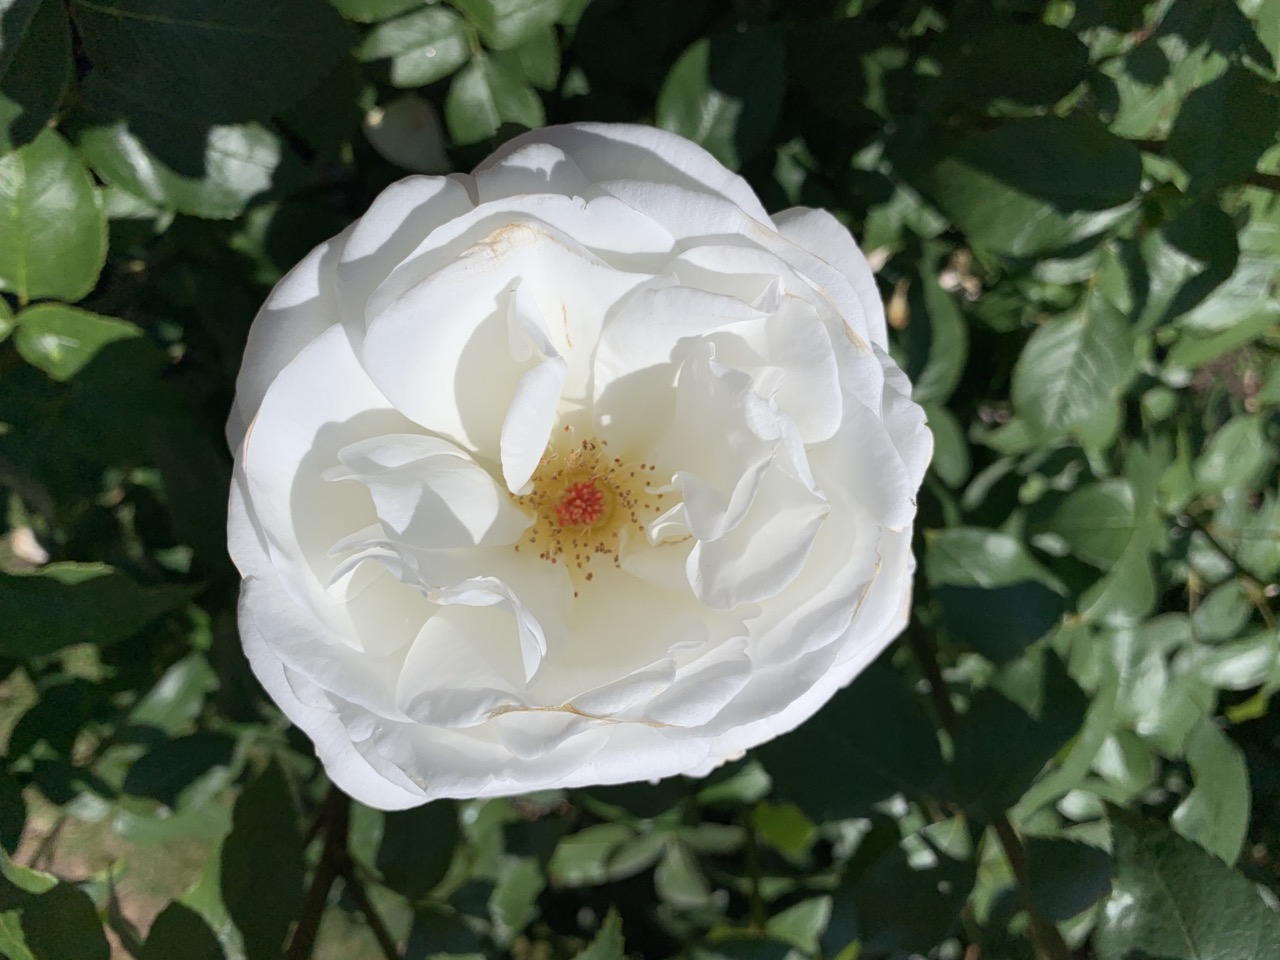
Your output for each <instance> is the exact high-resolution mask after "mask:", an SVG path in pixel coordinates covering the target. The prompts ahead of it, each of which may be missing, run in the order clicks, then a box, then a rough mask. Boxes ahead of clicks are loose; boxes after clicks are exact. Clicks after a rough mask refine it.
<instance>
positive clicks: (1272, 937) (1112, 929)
mask: <svg viewBox="0 0 1280 960" xmlns="http://www.w3.org/2000/svg"><path fill="white" fill-rule="evenodd" d="M1110 819H1111V832H1112V837H1113V843H1114V854H1115V862H1116V875H1115V881H1114V883H1113V886H1112V893H1111V898H1110V899H1109V900H1108V901H1107V904H1106V906H1105V908H1104V909H1103V910H1102V913H1101V914H1100V918H1099V921H1098V928H1097V932H1096V934H1095V935H1094V949H1095V950H1096V951H1097V955H1098V958H1099V960H1133V958H1134V957H1136V956H1151V957H1160V958H1161V960H1206V958H1211V957H1212V958H1217V957H1223V958H1227V957H1232V958H1234V957H1242V958H1243V957H1272V956H1280V916H1278V915H1277V914H1276V913H1275V912H1274V911H1272V910H1271V909H1270V908H1269V907H1267V905H1266V904H1265V903H1264V902H1263V901H1262V898H1261V897H1260V896H1259V895H1258V891H1257V888H1256V887H1255V886H1254V885H1253V883H1252V882H1251V881H1250V880H1248V879H1247V878H1245V877H1244V876H1243V875H1241V874H1239V873H1237V872H1236V871H1234V870H1232V869H1231V868H1230V867H1228V866H1227V865H1226V864H1224V863H1223V862H1222V861H1221V860H1219V859H1218V858H1216V857H1214V856H1213V855H1212V854H1210V853H1207V852H1206V851H1205V850H1203V849H1202V848H1200V847H1198V846H1196V845H1195V844H1194V843H1192V842H1191V841H1189V840H1184V839H1182V838H1181V837H1179V836H1177V835H1176V834H1174V833H1172V832H1170V831H1169V830H1168V829H1167V828H1166V827H1165V826H1164V825H1163V824H1159V823H1156V822H1154V821H1151V820H1147V819H1145V818H1144V817H1142V816H1141V815H1139V814H1135V813H1131V812H1129V811H1125V810H1119V809H1114V808H1113V809H1112V810H1111V811H1110Z"/></svg>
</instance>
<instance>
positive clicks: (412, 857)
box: [378, 800, 458, 901]
mask: <svg viewBox="0 0 1280 960" xmlns="http://www.w3.org/2000/svg"><path fill="white" fill-rule="evenodd" d="M457 843H458V807H457V804H455V803H454V802H453V801H452V800H436V801H433V802H432V803H428V804H425V805H424V806H421V807H417V808H415V809H413V810H397V811H392V812H390V813H388V814H387V815H386V816H385V818H384V819H383V828H382V843H381V845H380V846H379V847H378V869H379V870H380V871H381V872H382V878H383V880H384V881H385V882H386V884H387V886H389V887H390V888H391V889H392V890H394V891H396V892H397V893H399V894H403V895H404V896H406V897H408V898H409V899H410V900H414V901H416V900H421V899H423V898H424V897H426V895H427V894H429V893H430V892H431V891H432V890H434V889H435V888H436V886H437V885H439V883H440V881H441V880H443V879H444V876H445V874H446V873H448V871H449V864H450V863H452V862H453V848H454V847H455V846H457Z"/></svg>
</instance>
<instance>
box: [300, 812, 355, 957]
mask: <svg viewBox="0 0 1280 960" xmlns="http://www.w3.org/2000/svg"><path fill="white" fill-rule="evenodd" d="M350 816H351V800H350V798H349V797H347V795H346V794H345V793H343V792H342V791H341V790H339V789H338V788H337V787H330V788H329V793H328V795H327V796H325V798H324V802H323V803H322V804H321V806H320V812H319V814H317V816H316V829H317V830H318V831H319V832H321V833H323V834H324V846H323V847H322V848H321V850H320V862H319V863H317V864H316V872H315V873H314V874H313V875H312V877H311V886H310V887H308V888H307V893H306V896H304V897H303V899H302V910H301V911H300V912H299V914H298V923H297V925H296V926H295V927H294V928H293V936H292V937H290V938H289V948H288V949H287V950H286V951H285V954H284V960H310V958H311V954H312V952H313V951H314V950H315V947H316V937H317V935H318V934H319V933H320V921H321V919H322V918H323V917H324V908H325V905H326V904H327V903H328V902H329V891H330V889H332V887H333V882H334V881H335V880H337V879H338V876H339V874H340V873H341V867H342V862H343V861H344V860H346V859H347V856H348V855H347V826H348V824H349V822H350Z"/></svg>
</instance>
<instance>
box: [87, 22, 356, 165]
mask: <svg viewBox="0 0 1280 960" xmlns="http://www.w3.org/2000/svg"><path fill="white" fill-rule="evenodd" d="M73 10H74V14H75V19H76V24H77V26H78V27H79V29H80V34H81V36H82V37H83V39H84V46H85V51H86V53H87V54H88V58H89V62H90V63H91V64H92V70H91V71H90V74H89V77H88V79H87V80H86V84H85V94H86V96H87V97H88V99H89V101H90V103H91V104H92V105H94V106H95V107H97V108H98V109H100V110H103V111H105V112H106V113H107V114H109V115H111V116H118V117H128V118H130V120H131V121H132V122H133V131H134V133H136V134H138V135H140V136H142V137H143V139H144V140H146V141H147V143H148V146H153V148H154V144H153V143H152V140H153V138H154V137H156V136H158V135H159V136H162V135H163V133H164V131H166V129H167V127H168V126H169V125H170V124H171V123H172V120H173V118H184V119H185V120H187V121H201V122H209V123H223V124H226V123H242V122H244V121H246V120H266V119H268V118H269V117H271V116H273V115H274V114H276V113H279V112H280V111H281V110H283V109H285V108H286V107H288V106H289V105H291V104H293V103H295V102H296V101H297V100H298V99H299V98H301V97H302V95H303V94H304V93H306V92H307V91H308V90H309V89H310V88H311V87H312V86H313V85H314V84H315V83H316V82H317V81H318V80H319V79H320V78H321V77H323V76H324V75H325V74H326V73H328V72H329V70H330V68H332V67H333V66H334V64H335V63H337V61H338V59H339V58H340V57H341V56H342V55H343V54H344V53H345V52H346V51H347V50H349V49H350V47H351V42H352V39H353V38H352V35H351V31H350V29H349V28H348V26H347V25H346V23H345V22H344V21H343V19H342V17H341V16H340V15H339V13H338V11H337V10H335V9H334V8H333V6H332V5H331V4H329V3H322V2H318V0H272V2H271V3H268V4H263V3H259V2H258V0H220V2H218V3H216V4H209V3H205V2H203V0H111V2H110V3H107V2H100V0H76V3H75V5H74V7H73Z"/></svg>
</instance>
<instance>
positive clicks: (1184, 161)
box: [1166, 66, 1280, 192]
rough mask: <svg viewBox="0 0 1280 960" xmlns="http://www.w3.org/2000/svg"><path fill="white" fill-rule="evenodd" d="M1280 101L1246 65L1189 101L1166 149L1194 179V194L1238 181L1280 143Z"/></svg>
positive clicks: (1182, 110) (1176, 123)
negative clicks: (1279, 131)
mask: <svg viewBox="0 0 1280 960" xmlns="http://www.w3.org/2000/svg"><path fill="white" fill-rule="evenodd" d="M1278 124H1280V99H1277V96H1276V92H1275V89H1274V85H1273V84H1270V83H1268V82H1267V81H1265V80H1263V79H1262V78H1261V77H1259V76H1258V75H1257V74H1255V73H1253V72H1252V71H1250V70H1245V69H1244V68H1242V67H1235V66H1232V67H1228V68H1227V70H1226V72H1225V73H1223V74H1222V75H1221V76H1220V77H1218V78H1217V79H1215V80H1213V81H1211V82H1209V83H1207V84H1205V85H1204V86H1203V87H1200V88H1199V89H1198V90H1195V91H1193V92H1192V93H1191V95H1190V96H1189V97H1187V99H1186V101H1185V102H1184V103H1183V105H1182V109H1181V110H1180V111H1179V113H1178V119H1177V120H1176V121H1175V122H1174V124H1173V131H1172V132H1171V133H1170V134H1169V143H1168V146H1167V147H1166V151H1167V153H1168V155H1169V156H1170V157H1172V158H1173V159H1174V160H1176V161H1178V163H1180V164H1181V165H1182V167H1183V168H1184V169H1185V170H1186V171H1187V174H1188V176H1189V177H1190V178H1191V183H1190V187H1191V189H1192V190H1193V191H1195V192H1203V191H1208V190H1214V189H1217V188H1218V187H1223V186H1227V185H1229V184H1233V183H1239V182H1241V181H1242V180H1244V179H1245V178H1246V177H1248V176H1249V175H1250V174H1251V173H1253V171H1254V168H1255V167H1256V166H1257V164H1258V160H1259V159H1260V158H1261V157H1262V154H1263V153H1264V152H1265V151H1266V149H1267V148H1268V147H1270V146H1271V145H1272V144H1274V143H1275V142H1276V130H1277V126H1278Z"/></svg>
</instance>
